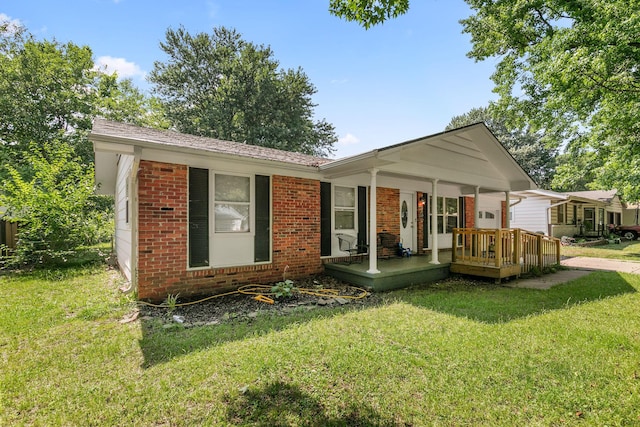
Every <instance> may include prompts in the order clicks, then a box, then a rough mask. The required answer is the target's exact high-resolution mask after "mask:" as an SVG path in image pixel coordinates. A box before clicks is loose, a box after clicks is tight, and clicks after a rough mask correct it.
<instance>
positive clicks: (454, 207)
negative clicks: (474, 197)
mask: <svg viewBox="0 0 640 427" xmlns="http://www.w3.org/2000/svg"><path fill="white" fill-rule="evenodd" d="M446 203H447V215H452V214H457V213H458V199H451V198H449V197H447V202H446Z"/></svg>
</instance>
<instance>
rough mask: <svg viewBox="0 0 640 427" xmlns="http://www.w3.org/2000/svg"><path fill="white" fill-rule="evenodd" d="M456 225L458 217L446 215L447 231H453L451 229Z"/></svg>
mask: <svg viewBox="0 0 640 427" xmlns="http://www.w3.org/2000/svg"><path fill="white" fill-rule="evenodd" d="M457 227H458V217H457V216H448V217H447V233H453V229H454V228H457Z"/></svg>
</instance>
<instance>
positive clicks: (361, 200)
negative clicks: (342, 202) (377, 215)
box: [358, 187, 367, 253]
mask: <svg viewBox="0 0 640 427" xmlns="http://www.w3.org/2000/svg"><path fill="white" fill-rule="evenodd" d="M365 252H367V187H358V253H365Z"/></svg>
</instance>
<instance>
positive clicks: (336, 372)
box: [0, 267, 640, 426]
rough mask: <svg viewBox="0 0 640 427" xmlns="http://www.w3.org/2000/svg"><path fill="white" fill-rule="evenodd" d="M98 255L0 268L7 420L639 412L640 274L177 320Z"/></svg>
mask: <svg viewBox="0 0 640 427" xmlns="http://www.w3.org/2000/svg"><path fill="white" fill-rule="evenodd" d="M117 286H118V281H117V275H116V274H115V273H113V272H108V271H105V270H104V268H103V267H88V268H75V269H67V270H52V271H41V272H36V273H30V274H23V275H5V276H0V290H1V292H2V294H1V295H2V299H1V300H0V325H1V329H0V352H1V359H0V360H1V363H2V369H1V370H0V399H1V400H0V402H1V406H0V425H24V424H34V425H83V426H84V425H184V426H192V425H265V426H270V425H292V426H298V425H307V426H327V425H328V426H341V425H349V426H350V425H381V426H387V425H414V426H419V425H447V426H449V425H474V426H475V425H488V426H489V425H490V426H496V425H497V426H499V425H504V426H514V425H544V426H548V425H593V426H596V425H597V426H600V425H640V315H639V314H638V313H640V294H639V293H638V290H640V276H635V275H625V274H616V273H610V272H598V273H593V274H592V275H589V276H586V277H585V278H584V279H581V280H578V281H575V282H572V283H569V284H566V285H562V286H558V287H555V288H552V289H551V290H547V291H539V290H527V289H511V288H504V287H500V286H496V285H493V284H472V283H469V282H462V281H459V282H456V281H447V282H443V283H440V284H435V285H431V286H429V287H424V288H422V289H412V290H402V291H396V292H392V293H388V294H385V296H384V297H385V298H384V299H385V302H384V303H383V304H380V305H378V306H375V307H369V308H366V309H344V308H343V309H320V308H318V309H315V310H311V311H305V312H299V313H296V314H292V315H289V316H286V317H284V316H280V317H277V316H267V315H260V316H258V318H257V319H254V320H253V321H252V322H251V323H228V324H222V325H215V326H206V327H198V328H190V329H184V328H174V329H165V328H163V327H162V325H161V323H159V322H158V321H155V320H153V319H141V320H137V321H135V322H132V323H124V324H123V323H120V322H119V321H120V319H122V317H123V316H124V315H126V314H128V313H130V312H131V310H132V309H133V307H134V303H133V302H132V301H131V299H130V297H127V296H122V295H120V294H119V293H118V291H117V290H116V288H117Z"/></svg>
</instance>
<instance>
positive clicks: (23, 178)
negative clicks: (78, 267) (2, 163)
mask: <svg viewBox="0 0 640 427" xmlns="http://www.w3.org/2000/svg"><path fill="white" fill-rule="evenodd" d="M33 145H35V144H33ZM25 155H26V161H27V162H28V163H29V164H30V165H31V166H32V167H31V170H32V171H33V172H32V173H30V174H29V175H28V176H27V175H26V174H25V173H24V172H21V171H19V170H18V169H17V168H15V167H14V166H12V165H8V166H7V168H8V173H9V178H8V179H6V180H5V182H4V187H3V191H2V192H1V193H0V206H4V207H6V208H7V212H6V213H5V216H4V217H5V219H8V220H9V221H14V222H17V223H18V230H19V232H18V245H17V248H16V251H15V257H14V263H16V264H18V265H25V264H26V265H37V264H46V263H50V262H54V261H58V262H59V261H64V260H65V259H66V258H67V257H68V256H69V255H71V254H72V253H73V252H74V250H75V249H76V248H78V247H79V246H81V245H87V244H94V243H97V242H98V241H100V240H103V239H104V238H105V235H106V236H109V234H110V230H108V227H107V225H108V224H109V221H108V217H109V215H110V212H109V211H108V210H105V209H97V204H99V203H100V200H99V198H97V197H96V196H95V195H94V177H93V168H91V167H89V168H87V167H86V166H85V165H83V164H82V162H80V161H79V160H78V159H77V158H74V154H73V150H72V148H71V147H70V146H69V145H68V144H67V143H66V141H55V140H54V141H49V142H45V143H44V144H38V145H37V146H34V149H33V150H31V151H28V152H27V153H26V154H25Z"/></svg>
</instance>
